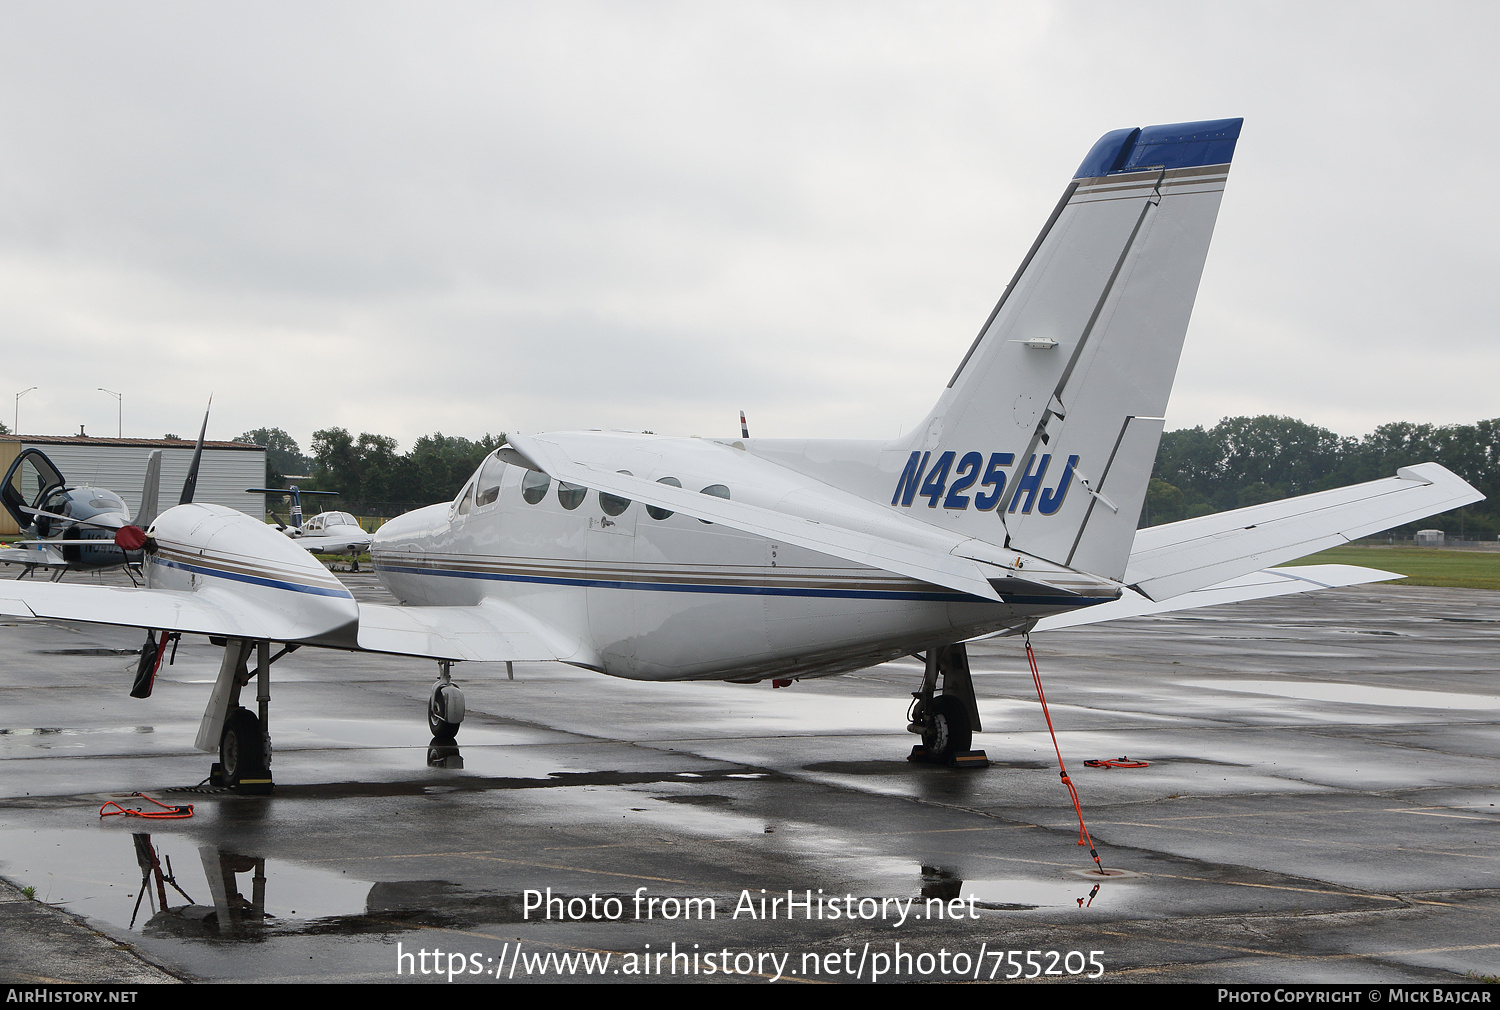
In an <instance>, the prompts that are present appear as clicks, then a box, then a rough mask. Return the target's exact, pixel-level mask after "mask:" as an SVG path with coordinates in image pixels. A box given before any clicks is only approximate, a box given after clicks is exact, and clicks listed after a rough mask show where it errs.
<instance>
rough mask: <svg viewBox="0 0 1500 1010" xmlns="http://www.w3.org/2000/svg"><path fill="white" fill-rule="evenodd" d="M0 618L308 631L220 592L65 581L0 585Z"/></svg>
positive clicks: (266, 634) (223, 631) (241, 633)
mask: <svg viewBox="0 0 1500 1010" xmlns="http://www.w3.org/2000/svg"><path fill="white" fill-rule="evenodd" d="M0 614H6V615H9V616H12V617H47V618H53V619H55V620H60V621H83V622H88V623H91V624H118V625H124V626H125V627H134V628H155V629H157V630H159V631H182V632H188V633H192V634H200V635H214V636H219V635H222V636H224V637H226V638H268V639H271V640H273V641H277V642H296V641H300V640H302V639H305V638H307V637H309V634H310V633H311V631H312V629H310V628H308V627H307V626H306V625H305V624H304V623H303V621H302V620H300V619H299V618H298V617H296V616H293V615H290V614H288V613H287V612H286V611H284V610H280V609H277V608H272V607H266V606H262V605H260V604H259V603H258V601H256V600H254V599H252V598H250V597H248V596H245V595H244V594H239V593H234V592H230V591H226V590H223V589H201V590H199V591H197V592H179V591H176V590H171V589H131V588H127V587H123V586H90V585H76V584H70V583H66V582H36V581H33V580H30V579H28V580H26V581H24V582H16V581H8V582H0Z"/></svg>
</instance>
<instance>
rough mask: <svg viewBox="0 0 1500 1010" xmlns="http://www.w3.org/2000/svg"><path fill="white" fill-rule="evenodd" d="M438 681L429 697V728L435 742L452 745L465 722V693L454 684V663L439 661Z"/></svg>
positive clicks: (445, 660) (444, 660) (446, 660)
mask: <svg viewBox="0 0 1500 1010" xmlns="http://www.w3.org/2000/svg"><path fill="white" fill-rule="evenodd" d="M438 671H439V673H438V680H437V683H435V684H433V685H432V693H431V694H429V695H428V696H427V728H428V729H430V730H432V736H433V739H434V740H438V741H442V742H446V743H451V742H452V741H453V739H454V738H455V737H456V736H458V726H459V724H460V723H461V722H463V721H464V693H463V692H462V691H460V690H459V689H458V685H456V684H454V683H453V661H452V660H451V659H440V660H438Z"/></svg>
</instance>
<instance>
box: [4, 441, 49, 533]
mask: <svg viewBox="0 0 1500 1010" xmlns="http://www.w3.org/2000/svg"><path fill="white" fill-rule="evenodd" d="M63 484H64V481H63V476H62V473H61V472H60V471H59V470H58V469H57V467H56V466H54V465H53V463H52V461H51V460H50V459H48V458H47V454H46V453H44V452H42V450H40V449H22V450H21V453H20V455H18V456H17V457H16V460H15V462H14V463H12V464H11V465H10V469H9V470H7V471H5V483H4V485H3V486H0V502H3V503H4V505H5V510H6V511H7V512H9V513H10V515H11V518H12V519H14V520H15V521H16V526H17V528H19V529H23V530H25V529H29V528H30V527H31V525H32V523H33V522H36V523H38V528H37V533H38V534H39V535H41V536H46V535H47V532H46V530H45V529H44V527H45V526H47V525H50V520H48V519H47V518H46V517H45V516H32V515H30V514H28V513H27V512H26V511H25V509H28V508H31V509H36V508H41V505H42V502H43V501H44V500H45V499H46V497H47V495H49V494H51V493H52V492H53V491H54V490H56V489H57V488H60V487H62V486H63Z"/></svg>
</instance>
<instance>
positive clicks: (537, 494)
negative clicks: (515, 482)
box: [521, 470, 552, 505]
mask: <svg viewBox="0 0 1500 1010" xmlns="http://www.w3.org/2000/svg"><path fill="white" fill-rule="evenodd" d="M551 486H552V478H551V477H548V476H547V475H546V474H544V473H538V472H537V471H535V470H527V471H526V475H525V476H524V477H522V478H521V497H522V498H525V499H526V504H528V505H535V504H536V503H537V502H539V501H541V500H542V499H543V498H545V497H547V489H548V488H549V487H551Z"/></svg>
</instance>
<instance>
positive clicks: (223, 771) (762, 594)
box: [0, 119, 1482, 790]
mask: <svg viewBox="0 0 1500 1010" xmlns="http://www.w3.org/2000/svg"><path fill="white" fill-rule="evenodd" d="M1239 131H1240V120H1238V119H1227V120H1219V121H1214V122H1203V123H1183V124H1176V125H1170V126H1155V127H1149V128H1146V129H1126V130H1117V131H1115V132H1113V133H1109V134H1106V135H1105V136H1104V137H1103V138H1101V139H1100V140H1099V142H1098V143H1097V144H1095V145H1094V147H1093V148H1092V149H1091V150H1090V151H1089V153H1088V154H1087V156H1086V157H1085V158H1084V161H1083V163H1082V165H1081V166H1080V167H1079V169H1078V171H1077V172H1076V173H1075V174H1074V177H1073V178H1072V180H1071V181H1070V182H1069V183H1068V184H1067V186H1066V188H1065V189H1064V191H1063V196H1062V199H1061V200H1060V201H1059V202H1058V204H1057V206H1056V208H1055V209H1054V210H1053V212H1052V215H1051V216H1050V217H1049V218H1048V220H1047V222H1046V223H1045V225H1044V226H1043V228H1042V231H1041V234H1040V235H1039V236H1038V237H1037V239H1036V242H1035V243H1034V244H1033V246H1032V248H1031V250H1030V252H1028V254H1027V255H1026V258H1025V259H1024V260H1023V261H1022V263H1021V266H1020V269H1019V270H1017V272H1016V273H1015V275H1014V277H1013V278H1012V280H1011V282H1010V284H1009V285H1008V286H1007V287H1006V288H1005V291H1004V293H1003V294H1002V295H1001V297H1000V301H999V303H998V304H997V305H996V307H995V309H994V311H993V312H992V313H991V314H990V317H989V318H988V320H986V322H985V323H984V325H983V327H982V328H981V329H980V332H979V335H978V336H977V337H976V338H975V340H974V342H973V344H972V345H971V346H970V348H969V350H968V353H967V354H965V355H964V356H963V359H962V361H961V362H960V363H959V366H958V369H957V370H956V371H955V372H954V373H953V377H952V378H951V379H950V380H949V381H948V383H947V385H946V387H945V388H944V389H942V390H941V391H940V392H939V396H938V400H937V403H936V405H935V406H934V407H933V409H932V411H931V412H930V413H929V414H928V416H927V418H926V419H925V420H923V421H922V422H921V423H920V424H919V425H917V426H916V427H914V428H912V429H910V430H911V434H909V435H906V436H903V437H901V438H897V439H894V440H890V441H877V440H870V441H858V440H784V439H752V438H748V437H745V432H744V431H743V430H742V431H741V437H740V438H738V439H735V438H726V439H700V438H671V437H663V436H657V435H652V434H644V433H642V434H631V433H621V432H600V431H579V432H562V433H552V434H540V435H522V434H510V435H508V436H507V438H506V444H505V445H503V447H502V448H500V449H498V450H496V451H495V452H494V453H493V454H491V455H490V456H489V457H488V458H486V459H485V461H484V462H483V464H482V465H481V466H480V468H479V469H478V471H477V472H476V473H475V474H474V476H473V477H472V478H470V480H469V481H468V483H467V484H466V485H465V486H464V488H463V489H462V490H461V491H460V492H459V494H458V496H457V497H456V498H455V499H454V500H453V502H451V503H445V504H441V505H434V506H430V507H428V508H424V509H419V510H417V511H415V512H411V513H408V514H406V515H404V516H401V517H399V518H397V519H394V520H392V521H390V522H388V523H387V524H386V525H385V526H384V527H382V529H381V530H380V532H379V533H378V534H376V536H375V539H374V542H373V544H372V546H371V557H372V559H373V561H374V565H375V568H376V571H377V573H378V575H379V577H380V579H381V580H382V582H383V583H384V584H385V585H386V586H387V588H389V589H390V591H391V592H392V593H393V594H394V595H395V597H396V598H397V600H398V601H399V605H395V606H380V605H373V604H364V603H359V602H357V601H356V600H355V599H354V597H353V596H352V595H351V594H350V592H349V591H348V589H346V588H345V587H344V586H343V585H342V584H341V583H340V582H338V580H337V579H335V578H334V577H333V576H332V575H331V574H329V573H328V572H327V571H326V570H325V569H324V568H323V567H322V566H321V565H319V564H318V563H317V562H316V561H314V560H313V559H311V558H309V557H308V555H307V553H306V552H305V551H303V550H302V549H301V548H299V547H298V546H296V545H295V544H293V543H292V542H290V541H289V540H287V539H286V538H285V537H284V536H282V535H281V534H280V533H277V532H276V531H275V530H274V529H271V528H269V527H267V526H266V525H265V524H264V523H262V522H260V521H258V520H255V519H252V518H251V517H249V516H246V515H244V514H242V513H239V512H235V511H233V510H232V509H227V508H223V507H219V506H214V505H205V504H183V505H179V506H177V507H175V508H171V509H168V510H167V511H165V512H163V513H162V514H161V515H160V516H159V517H157V518H156V520H155V521H154V523H153V524H152V525H151V528H150V529H149V530H147V531H146V535H145V536H143V538H142V540H143V545H144V550H145V554H144V561H143V570H144V573H145V578H146V583H147V588H144V589H137V590H116V589H105V588H101V587H90V586H69V585H50V584H46V583H30V582H27V583H16V582H11V583H6V584H5V585H4V586H3V587H0V611H3V612H4V613H8V614H15V615H21V616H33V615H34V616H44V617H51V618H60V619H68V620H85V621H97V622H101V623H107V624H122V625H130V626H135V627H142V628H147V629H154V630H156V631H160V632H162V633H164V634H165V633H171V634H179V633H193V634H202V635H209V636H213V637H214V638H219V639H222V640H224V642H225V645H224V655H223V661H222V664H221V666H220V670H219V674H218V677H217V680H216V682H215V684H214V687H213V690H212V693H211V695H210V699H209V703H208V706H207V710H206V711H205V713H204V716H203V720H202V723H201V725H200V727H199V731H198V736H197V739H196V741H195V744H196V746H197V747H198V748H199V749H201V750H204V751H210V752H211V751H214V750H217V751H218V753H219V758H220V766H219V769H218V773H219V775H220V778H221V780H222V781H225V782H229V783H238V784H239V785H240V786H241V788H246V789H259V790H265V789H269V788H270V787H271V775H270V768H269V765H270V757H271V750H270V738H269V707H268V706H269V701H270V696H271V690H270V685H271V681H270V670H271V665H272V663H273V662H274V661H275V660H276V659H277V658H280V657H281V656H283V655H285V654H286V653H287V652H289V651H291V650H294V649H297V648H300V647H303V646H322V647H330V648H337V649H351V650H352V649H361V650H369V651H374V652H386V653H395V654H402V655H409V656H420V657H428V658H431V659H436V660H438V661H439V664H440V670H441V677H440V679H439V681H438V683H437V684H436V685H434V687H433V690H432V693H431V696H430V701H429V706H428V721H429V726H430V727H431V729H432V730H433V735H434V736H435V737H437V738H439V739H450V738H451V737H452V736H453V734H454V733H456V731H457V730H458V726H459V723H460V722H461V721H462V719H463V715H464V702H463V695H462V693H461V692H460V691H459V690H458V688H457V687H456V686H455V685H454V684H453V683H452V678H451V667H452V664H453V663H454V662H458V661H464V660H468V661H506V662H511V661H559V662H564V663H569V664H572V665H575V666H579V667H584V668H586V669H590V670H596V671H599V672H602V673H606V674H611V675H614V676H618V677H625V678H630V679H636V680H653V681H674V680H723V681H732V682H739V683H754V682H759V681H762V680H775V681H787V680H792V679H798V678H805V677H820V676H827V675H831V674H837V673H842V672H846V671H850V670H856V669H861V668H863V667H867V666H871V665H874V664H877V663H881V662H884V661H887V660H890V659H894V658H897V657H901V656H906V655H916V656H918V657H919V658H921V659H922V660H923V662H924V664H925V669H924V673H923V677H922V680H921V683H920V684H919V685H917V690H916V691H915V692H914V702H913V705H912V708H911V710H910V712H909V715H908V725H907V727H906V728H907V729H909V730H911V731H912V732H914V733H918V734H920V735H921V737H922V740H923V744H922V746H921V747H920V748H917V749H916V750H915V752H914V756H918V757H925V758H927V759H931V760H937V761H948V762H960V761H962V760H964V758H965V757H966V756H967V755H968V753H969V750H968V749H969V746H970V742H971V734H972V733H973V732H975V731H977V730H979V729H981V724H980V717H979V708H978V704H977V701H976V699H975V695H974V689H973V683H972V680H971V678H970V673H969V664H968V656H967V652H966V650H965V647H964V644H963V643H964V642H966V641H968V640H971V639H974V638H976V637H980V636H985V635H997V634H998V635H1019V634H1024V633H1029V632H1031V631H1033V630H1036V631H1042V630H1047V629H1050V628H1056V627H1063V626H1067V625H1070V624H1083V623H1090V622H1094V621H1104V620H1110V619H1113V618H1118V617H1127V616H1134V615H1138V614H1143V613H1155V612H1162V611H1167V610H1175V609H1181V608H1187V607H1195V606H1203V605H1206V604H1211V603H1222V602H1228V601H1233V600H1245V599H1255V598H1259V597H1266V596H1275V595H1281V594H1288V593H1301V592H1307V591H1309V590H1314V589H1321V588H1327V587H1329V586H1338V585H1352V584H1356V583H1361V582H1370V581H1375V580H1380V579H1385V578H1393V577H1395V576H1393V575H1391V574H1390V573H1385V572H1379V571H1374V570H1371V569H1366V568H1356V567H1351V566H1342V565H1317V566H1311V567H1303V568H1289V569H1280V568H1274V567H1269V566H1274V565H1278V564H1281V563H1283V562H1286V561H1289V560H1292V559H1295V558H1299V557H1303V556H1305V555H1307V554H1309V553H1311V552H1313V551H1316V550H1319V549H1322V548H1325V547H1330V546H1333V545H1335V544H1341V543H1346V542H1347V541H1348V540H1350V539H1353V538H1355V537H1359V536H1365V535H1368V534H1371V533H1374V532H1377V531H1379V530H1383V529H1386V528H1389V527H1391V526H1396V525H1400V524H1402V523H1406V522H1411V521H1413V520H1416V519H1420V518H1423V517H1425V516H1428V515H1431V514H1433V513H1436V512H1441V511H1443V510H1446V509H1450V508H1455V507H1457V506H1460V505H1463V504H1466V503H1468V502H1472V501H1476V500H1478V499H1479V498H1480V497H1482V496H1481V495H1479V493H1478V492H1476V491H1475V490H1474V489H1473V488H1471V487H1470V486H1469V485H1468V484H1466V483H1464V481H1462V480H1461V479H1459V478H1458V477H1456V476H1455V475H1454V474H1452V473H1450V472H1449V471H1447V470H1445V469H1444V468H1443V467H1441V466H1438V465H1437V464H1434V463H1426V464H1422V465H1419V466H1412V467H1406V468H1403V469H1402V470H1400V471H1399V472H1398V473H1397V474H1396V475H1395V476H1392V477H1387V478H1385V479H1382V480H1376V481H1371V482H1368V483H1365V484H1360V485H1357V486H1354V487H1348V488H1340V489H1336V490H1331V491H1323V492H1319V493H1317V494H1311V495H1305V496H1302V497H1299V498H1293V499H1290V500H1288V501H1283V502H1273V503H1268V504H1264V505H1256V506H1252V507H1250V508H1244V509H1238V510H1236V511H1233V512H1228V513H1224V514H1221V515H1215V516H1204V517H1201V518H1197V519H1190V520H1187V521H1185V522H1180V523H1172V524H1169V525H1165V526H1158V527H1153V528H1150V529H1145V530H1139V531H1137V529H1136V524H1137V517H1138V516H1139V515H1140V514H1141V507H1142V503H1143V501H1144V499H1145V494H1146V488H1147V483H1148V481H1149V478H1150V474H1151V468H1152V464H1153V462H1154V459H1155V455H1156V449H1157V443H1158V441H1159V438H1160V436H1161V432H1162V427H1163V424H1164V420H1163V415H1164V412H1165V410H1166V406H1167V398H1168V395H1169V393H1170V391H1171V387H1172V381H1173V378H1174V376H1175V373H1176V368H1177V360H1178V356H1179V354H1180V351H1181V347H1182V342H1183V339H1184V336H1185V334H1186V332H1187V326H1188V320H1189V317H1190V315H1191V312H1192V307H1193V301H1194V299H1195V297H1196V292H1197V288H1198V281H1199V277H1200V275H1201V272H1202V270H1203V265H1204V262H1205V260H1206V257H1207V254H1208V245H1209V239H1210V237H1211V235H1212V232H1213V228H1214V222H1215V220H1216V217H1217V214H1218V208H1219V202H1220V199H1221V196H1222V194H1223V189H1224V185H1225V181H1226V179H1227V177H1228V172H1229V165H1230V162H1231V159H1232V157H1233V154H1234V150H1235V145H1236V142H1237V140H1238V137H1239ZM273 644H274V645H277V646H280V648H278V649H273ZM252 681H253V682H254V683H255V705H256V710H254V711H252V710H251V709H250V708H248V707H245V706H242V705H241V704H240V695H241V691H242V689H244V688H246V687H248V686H249V685H250V684H251V682H252Z"/></svg>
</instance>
